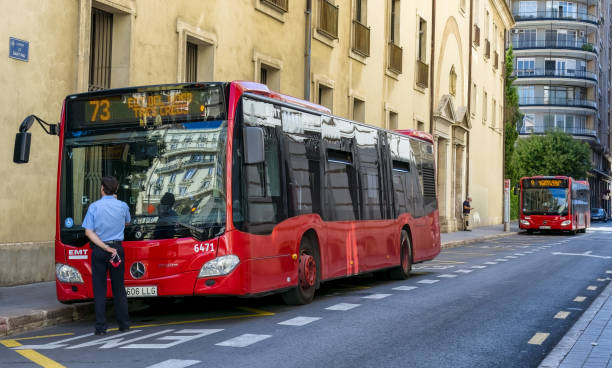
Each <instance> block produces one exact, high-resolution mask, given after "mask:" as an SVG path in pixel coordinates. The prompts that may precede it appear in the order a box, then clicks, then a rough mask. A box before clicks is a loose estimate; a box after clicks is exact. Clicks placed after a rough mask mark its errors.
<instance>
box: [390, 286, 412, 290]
mask: <svg viewBox="0 0 612 368" xmlns="http://www.w3.org/2000/svg"><path fill="white" fill-rule="evenodd" d="M414 289H418V287H416V286H398V287H394V288H393V290H400V291H410V290H414Z"/></svg>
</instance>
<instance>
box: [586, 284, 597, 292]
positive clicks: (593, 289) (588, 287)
mask: <svg viewBox="0 0 612 368" xmlns="http://www.w3.org/2000/svg"><path fill="white" fill-rule="evenodd" d="M587 290H590V291H595V290H597V286H593V285H590V286H587Z"/></svg>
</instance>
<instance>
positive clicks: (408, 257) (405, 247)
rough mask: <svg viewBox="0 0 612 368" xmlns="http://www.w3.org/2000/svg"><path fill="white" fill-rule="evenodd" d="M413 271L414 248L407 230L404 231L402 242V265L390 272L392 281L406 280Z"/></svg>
mask: <svg viewBox="0 0 612 368" xmlns="http://www.w3.org/2000/svg"><path fill="white" fill-rule="evenodd" d="M410 271H412V246H411V244H410V237H409V236H408V232H407V231H406V230H402V235H401V240H400V265H399V267H397V268H394V269H392V270H390V271H389V276H390V277H391V279H392V280H406V279H407V278H409V277H410Z"/></svg>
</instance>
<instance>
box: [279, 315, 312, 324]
mask: <svg viewBox="0 0 612 368" xmlns="http://www.w3.org/2000/svg"><path fill="white" fill-rule="evenodd" d="M320 319H321V317H295V318H291V319H288V320H286V321H283V322H279V323H278V324H279V325H285V326H304V325H307V324H309V323H311V322H314V321H318V320H320Z"/></svg>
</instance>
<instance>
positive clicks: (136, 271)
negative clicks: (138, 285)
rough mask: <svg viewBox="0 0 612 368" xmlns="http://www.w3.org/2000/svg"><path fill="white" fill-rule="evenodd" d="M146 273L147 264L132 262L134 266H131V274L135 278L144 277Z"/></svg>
mask: <svg viewBox="0 0 612 368" xmlns="http://www.w3.org/2000/svg"><path fill="white" fill-rule="evenodd" d="M144 274H145V265H143V264H142V263H140V262H134V263H132V266H130V275H132V277H133V278H135V279H139V278H141V277H143V276H144Z"/></svg>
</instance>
